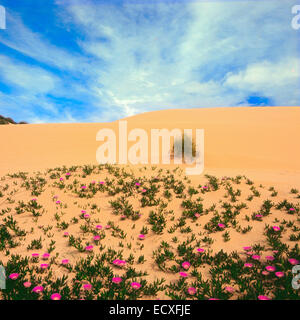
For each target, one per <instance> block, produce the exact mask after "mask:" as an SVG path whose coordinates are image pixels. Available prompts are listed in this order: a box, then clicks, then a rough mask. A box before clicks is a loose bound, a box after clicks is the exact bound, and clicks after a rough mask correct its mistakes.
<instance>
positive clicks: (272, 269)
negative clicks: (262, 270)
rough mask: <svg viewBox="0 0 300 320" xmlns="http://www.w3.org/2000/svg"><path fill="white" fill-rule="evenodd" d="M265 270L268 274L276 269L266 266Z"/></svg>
mask: <svg viewBox="0 0 300 320" xmlns="http://www.w3.org/2000/svg"><path fill="white" fill-rule="evenodd" d="M266 270H267V271H270V272H274V271H275V270H276V268H275V267H274V266H266Z"/></svg>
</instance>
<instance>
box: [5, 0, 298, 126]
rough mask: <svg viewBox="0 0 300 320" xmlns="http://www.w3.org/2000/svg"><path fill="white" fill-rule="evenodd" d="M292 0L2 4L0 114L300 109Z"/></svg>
mask: <svg viewBox="0 0 300 320" xmlns="http://www.w3.org/2000/svg"><path fill="white" fill-rule="evenodd" d="M295 4H297V1H296V0H278V1H277V0H260V1H254V0H249V1H246V0H239V1H238V0H237V1H229V0H226V1H217V0H214V1H212V0H211V1H209V0H207V1H201V0H198V1H197V0H190V1H189V0H186V1H179V0H176V1H175V0H173V1H172V0H156V1H152V0H149V1H148V0H147V1H146V0H128V1H112V0H109V1H108V0H105V1H104V0H103V1H101V0H98V1H96V0H95V1H93V0H80V1H76V0H74V1H72V0H51V1H50V0H42V1H36V0H14V1H11V0H0V5H2V6H4V7H5V9H6V29H5V30H0V114H2V115H4V116H9V117H12V118H13V119H14V120H16V121H21V120H25V121H28V122H31V123H44V122H104V121H112V120H116V119H120V118H122V117H126V116H131V115H134V114H137V113H141V112H146V111H152V110H160V109H168V108H199V107H227V106H232V107H234V106H265V105H269V106H300V90H299V76H300V68H299V52H300V51H299V39H300V30H294V29H293V28H292V27H291V20H292V17H293V15H292V13H291V8H292V6H293V5H295Z"/></svg>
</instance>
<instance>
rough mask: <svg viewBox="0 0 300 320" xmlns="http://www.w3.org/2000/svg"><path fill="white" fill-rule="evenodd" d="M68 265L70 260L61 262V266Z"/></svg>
mask: <svg viewBox="0 0 300 320" xmlns="http://www.w3.org/2000/svg"><path fill="white" fill-rule="evenodd" d="M68 263H69V260H68V259H63V260H61V264H64V265H66V264H68Z"/></svg>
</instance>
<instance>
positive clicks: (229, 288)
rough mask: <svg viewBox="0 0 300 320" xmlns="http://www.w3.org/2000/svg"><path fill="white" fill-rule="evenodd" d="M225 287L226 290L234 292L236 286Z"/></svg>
mask: <svg viewBox="0 0 300 320" xmlns="http://www.w3.org/2000/svg"><path fill="white" fill-rule="evenodd" d="M224 289H225V291H227V292H230V293H233V292H234V291H235V290H234V288H232V287H225V288H224Z"/></svg>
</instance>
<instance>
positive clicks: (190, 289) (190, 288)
mask: <svg viewBox="0 0 300 320" xmlns="http://www.w3.org/2000/svg"><path fill="white" fill-rule="evenodd" d="M187 292H188V294H190V295H191V296H192V295H194V294H196V292H197V290H196V288H194V287H189V288H188V289H187Z"/></svg>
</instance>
